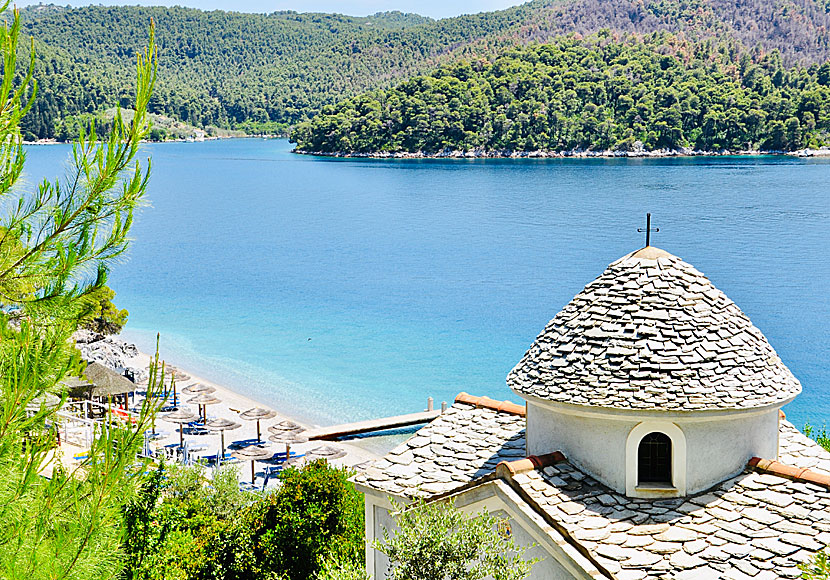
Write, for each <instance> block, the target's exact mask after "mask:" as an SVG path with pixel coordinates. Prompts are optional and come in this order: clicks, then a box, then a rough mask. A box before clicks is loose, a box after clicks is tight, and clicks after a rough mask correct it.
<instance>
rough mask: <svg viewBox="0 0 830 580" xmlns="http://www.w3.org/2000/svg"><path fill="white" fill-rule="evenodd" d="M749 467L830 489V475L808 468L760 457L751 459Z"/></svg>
mask: <svg viewBox="0 0 830 580" xmlns="http://www.w3.org/2000/svg"><path fill="white" fill-rule="evenodd" d="M747 466H748V467H749V468H750V469H752V470H754V471H757V472H758V473H769V474H770V475H777V476H778V477H783V478H786V479H791V480H793V481H802V482H804V483H812V484H815V485H819V486H821V487H824V488H826V489H830V475H825V474H823V473H818V472H816V471H812V470H811V469H809V468H807V467H794V466H792V465H787V464H786V463H781V462H779V461H774V460H772V459H762V458H760V457H753V458H752V459H750V460H749V463H748V464H747Z"/></svg>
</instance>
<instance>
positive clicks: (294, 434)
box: [268, 431, 308, 461]
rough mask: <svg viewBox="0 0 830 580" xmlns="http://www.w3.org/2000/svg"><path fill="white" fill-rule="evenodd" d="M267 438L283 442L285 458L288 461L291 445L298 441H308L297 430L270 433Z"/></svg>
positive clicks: (275, 441)
mask: <svg viewBox="0 0 830 580" xmlns="http://www.w3.org/2000/svg"><path fill="white" fill-rule="evenodd" d="M268 439H270V440H271V441H273V442H274V443H284V444H285V460H286V461H288V460H289V459H290V458H291V446H292V445H296V444H298V443H305V442H306V441H308V437H306V436H305V435H303V434H302V433H299V432H298V431H286V432H284V433H280V434H279V435H271V436H270V437H269V438H268Z"/></svg>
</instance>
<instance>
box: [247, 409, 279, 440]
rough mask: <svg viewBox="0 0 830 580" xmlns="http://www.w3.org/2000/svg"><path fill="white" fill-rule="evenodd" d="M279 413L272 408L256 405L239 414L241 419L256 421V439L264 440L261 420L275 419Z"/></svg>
mask: <svg viewBox="0 0 830 580" xmlns="http://www.w3.org/2000/svg"><path fill="white" fill-rule="evenodd" d="M276 416H277V414H276V413H275V412H274V411H272V410H270V409H263V408H262V407H254V408H253V409H248V410H247V411H243V412H241V413H240V414H239V418H240V419H244V420H245V421H256V440H257V441H262V435H261V434H260V433H261V431H260V429H259V422H260V421H262V420H264V419H273V418H274V417H276Z"/></svg>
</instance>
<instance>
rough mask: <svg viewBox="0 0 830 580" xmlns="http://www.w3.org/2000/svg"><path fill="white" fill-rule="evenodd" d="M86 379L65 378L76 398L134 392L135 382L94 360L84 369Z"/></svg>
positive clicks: (72, 394)
mask: <svg viewBox="0 0 830 580" xmlns="http://www.w3.org/2000/svg"><path fill="white" fill-rule="evenodd" d="M84 375H85V379H86V380H84V377H82V378H81V379H80V380H78V379H73V380H71V381H70V380H68V379H67V380H64V381H63V382H64V383H65V384H66V385H67V386H68V387H69V392H70V394H71V396H73V397H76V398H86V399H89V398H92V397H106V396H116V395H127V394H129V393H132V392H133V391H134V390H135V388H136V386H135V383H133V382H132V381H130V380H129V379H127V378H126V377H124V376H122V375H120V374H118V373H117V372H115V371H114V370H112V369H108V368H107V367H105V366H104V365H102V364H100V363H97V362H93V363H90V364H89V365H87V367H86V370H85V371H84Z"/></svg>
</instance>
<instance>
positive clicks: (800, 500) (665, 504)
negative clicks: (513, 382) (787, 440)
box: [513, 463, 830, 580]
mask: <svg viewBox="0 0 830 580" xmlns="http://www.w3.org/2000/svg"><path fill="white" fill-rule="evenodd" d="M513 480H514V483H515V484H517V485H518V486H519V487H520V488H521V489H522V490H523V491H524V492H525V493H526V495H527V497H528V499H529V501H530V502H531V503H533V504H536V505H535V507H536V509H537V511H542V512H544V513H545V514H547V515H548V516H549V517H550V518H552V519H553V520H555V521H556V522H558V523H559V525H560V526H561V527H562V528H564V530H565V533H566V534H567V535H568V536H570V538H572V540H574V541H576V542H577V543H578V544H579V545H581V546H582V547H583V548H585V549H587V550H588V553H589V556H590V557H591V559H592V560H593V562H594V564H595V565H597V567H598V568H600V569H604V570H605V571H607V572H608V573H609V575H610V576H611V577H613V578H616V579H618V580H646V579H647V580H656V579H664V578H672V579H677V580H685V579H694V580H707V579H716V578H728V579H734V580H743V579H748V578H755V579H756V580H762V579H763V580H774V579H783V578H800V577H801V572H800V570H799V569H798V564H799V563H801V562H803V561H805V560H807V559H809V558H810V557H811V556H813V555H814V554H815V553H816V552H817V551H819V550H821V549H824V548H825V547H827V546H828V545H830V490H828V489H827V488H826V487H823V486H817V485H812V484H809V483H804V482H801V481H791V480H789V479H786V478H783V477H779V476H774V475H769V474H762V473H754V472H750V471H746V472H744V473H741V474H740V475H738V476H736V477H734V478H732V479H729V480H727V481H725V482H723V483H721V484H720V485H718V486H717V487H715V488H714V489H712V490H710V491H709V492H707V493H703V494H698V495H695V496H690V497H687V498H678V499H670V500H637V499H630V498H627V497H625V496H622V495H620V494H617V493H615V492H613V491H611V490H609V489H608V488H606V487H605V486H603V485H602V484H600V483H598V482H597V481H596V480H594V479H593V478H591V477H590V476H588V475H586V474H584V473H582V472H581V471H579V470H578V469H576V468H575V467H573V466H572V465H570V464H569V463H559V464H557V465H555V466H551V467H545V468H544V469H543V470H533V471H528V472H526V473H521V474H517V475H516V476H514V477H513Z"/></svg>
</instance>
